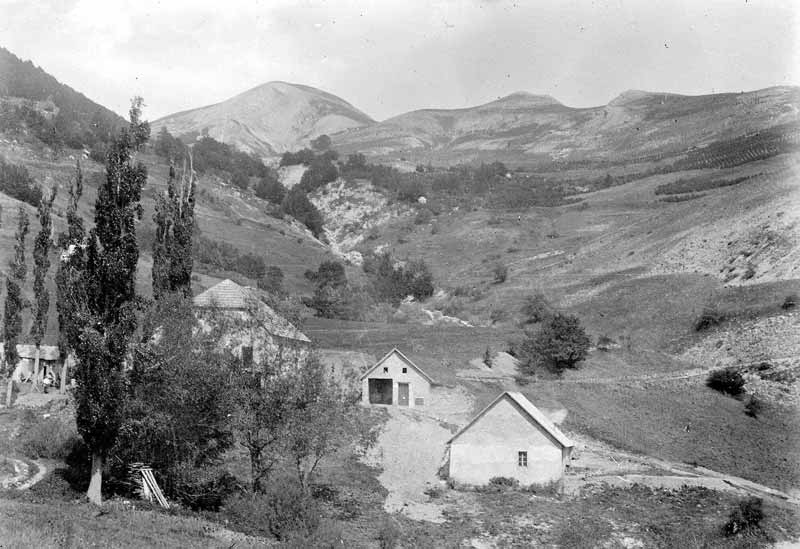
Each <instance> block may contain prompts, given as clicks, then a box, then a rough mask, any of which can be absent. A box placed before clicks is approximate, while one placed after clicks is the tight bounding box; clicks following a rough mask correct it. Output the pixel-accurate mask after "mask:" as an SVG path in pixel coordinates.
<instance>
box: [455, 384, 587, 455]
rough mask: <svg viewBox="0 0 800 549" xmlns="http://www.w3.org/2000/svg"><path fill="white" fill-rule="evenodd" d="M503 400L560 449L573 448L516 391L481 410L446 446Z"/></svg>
mask: <svg viewBox="0 0 800 549" xmlns="http://www.w3.org/2000/svg"><path fill="white" fill-rule="evenodd" d="M503 399H508V400H510V401H511V402H513V403H515V404H516V405H517V406H519V407H520V408H521V409H522V411H523V413H524V414H525V415H526V416H527V417H528V419H530V420H531V421H533V422H534V423H536V424H537V425H539V426H540V427H541V428H542V429H544V430H545V432H546V433H547V434H548V435H550V436H551V437H552V438H553V440H555V441H556V442H557V443H558V444H560V445H561V446H562V447H564V448H571V447H572V446H574V444H573V443H572V441H571V440H570V439H568V438H567V436H566V435H565V434H564V433H562V432H561V430H560V429H559V428H558V427H556V426H555V424H554V423H553V422H552V421H550V420H549V419H547V416H545V415H544V414H543V413H542V411H541V410H539V408H537V407H536V406H534V405H533V403H532V402H531V401H530V400H528V399H527V398H525V395H523V394H522V393H519V392H516V391H506V392H504V393H502V394H501V395H500V396H499V397H497V398H496V399H494V400H493V401H492V403H491V404H489V405H488V406H487V407H486V408H484V409H483V410H481V411H480V412H479V413H478V415H476V416H475V417H474V418H472V421H470V422H469V423H467V424H466V425H465V426H464V427H463V428H462V429H461V430H460V431H459V432H457V433H456V434H455V435H454V436H453V438H451V439H450V440H448V441H447V444H451V443H452V442H453V441H454V440H455V439H457V438H458V437H460V436H461V434H462V433H463V432H465V431H466V430H467V429H469V428H470V427H472V426H473V425H475V423H476V422H477V421H478V420H479V419H480V418H481V417H483V416H484V415H485V414H486V413H487V412H488V411H489V410H491V409H492V408H494V407H495V405H496V404H497V403H498V402H500V401H501V400H503Z"/></svg>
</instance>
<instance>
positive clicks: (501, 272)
mask: <svg viewBox="0 0 800 549" xmlns="http://www.w3.org/2000/svg"><path fill="white" fill-rule="evenodd" d="M492 274H494V283H495V284H502V283H503V282H505V281H506V279H507V278H508V267H506V266H505V265H501V264H497V265H495V267H494V269H492Z"/></svg>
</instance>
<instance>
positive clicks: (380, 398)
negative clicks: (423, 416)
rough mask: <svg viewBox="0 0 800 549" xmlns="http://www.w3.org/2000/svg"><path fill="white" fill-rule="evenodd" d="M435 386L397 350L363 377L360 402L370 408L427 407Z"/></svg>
mask: <svg viewBox="0 0 800 549" xmlns="http://www.w3.org/2000/svg"><path fill="white" fill-rule="evenodd" d="M433 383H434V381H433V379H431V377H430V376H429V375H428V374H426V373H425V372H423V371H422V369H421V368H420V367H419V366H417V365H416V364H414V363H413V362H411V360H409V359H408V357H406V356H405V355H404V354H403V353H401V352H400V351H398V350H397V348H394V349H392V350H391V351H389V352H388V353H387V354H386V355H385V356H384V357H383V358H382V359H380V360H379V361H378V362H376V363H375V364H374V365H373V366H372V367H371V368H369V369H368V370H367V371H366V372H364V373H363V374H362V375H361V401H362V403H363V404H365V405H367V406H374V405H384V406H408V407H409V408H414V407H416V406H425V404H426V403H427V402H428V396H429V395H430V391H431V385H432V384H433Z"/></svg>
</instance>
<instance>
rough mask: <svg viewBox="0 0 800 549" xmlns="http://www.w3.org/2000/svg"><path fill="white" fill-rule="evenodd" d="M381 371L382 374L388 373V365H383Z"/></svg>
mask: <svg viewBox="0 0 800 549" xmlns="http://www.w3.org/2000/svg"><path fill="white" fill-rule="evenodd" d="M383 373H384V374H388V373H389V367H388V366H384V367H383Z"/></svg>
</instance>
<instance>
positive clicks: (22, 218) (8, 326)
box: [3, 206, 29, 406]
mask: <svg viewBox="0 0 800 549" xmlns="http://www.w3.org/2000/svg"><path fill="white" fill-rule="evenodd" d="M28 227H29V223H28V213H27V212H26V211H25V208H24V207H23V206H20V207H19V217H18V221H17V232H16V234H15V235H14V257H13V258H12V259H11V261H10V262H9V273H8V277H7V278H6V304H5V310H4V312H3V340H4V342H5V346H4V351H5V353H4V356H3V363H4V367H3V373H4V374H5V375H6V376H7V377H8V387H7V391H6V406H11V391H12V387H13V382H12V381H11V375H12V374H13V373H14V367H15V366H16V364H17V362H18V361H19V355H18V354H17V338H18V337H19V334H20V333H21V332H22V310H23V309H24V308H25V300H24V299H23V297H22V287H23V286H24V284H25V277H26V275H27V273H28V266H27V265H26V263H25V237H26V236H27V234H28Z"/></svg>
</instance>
